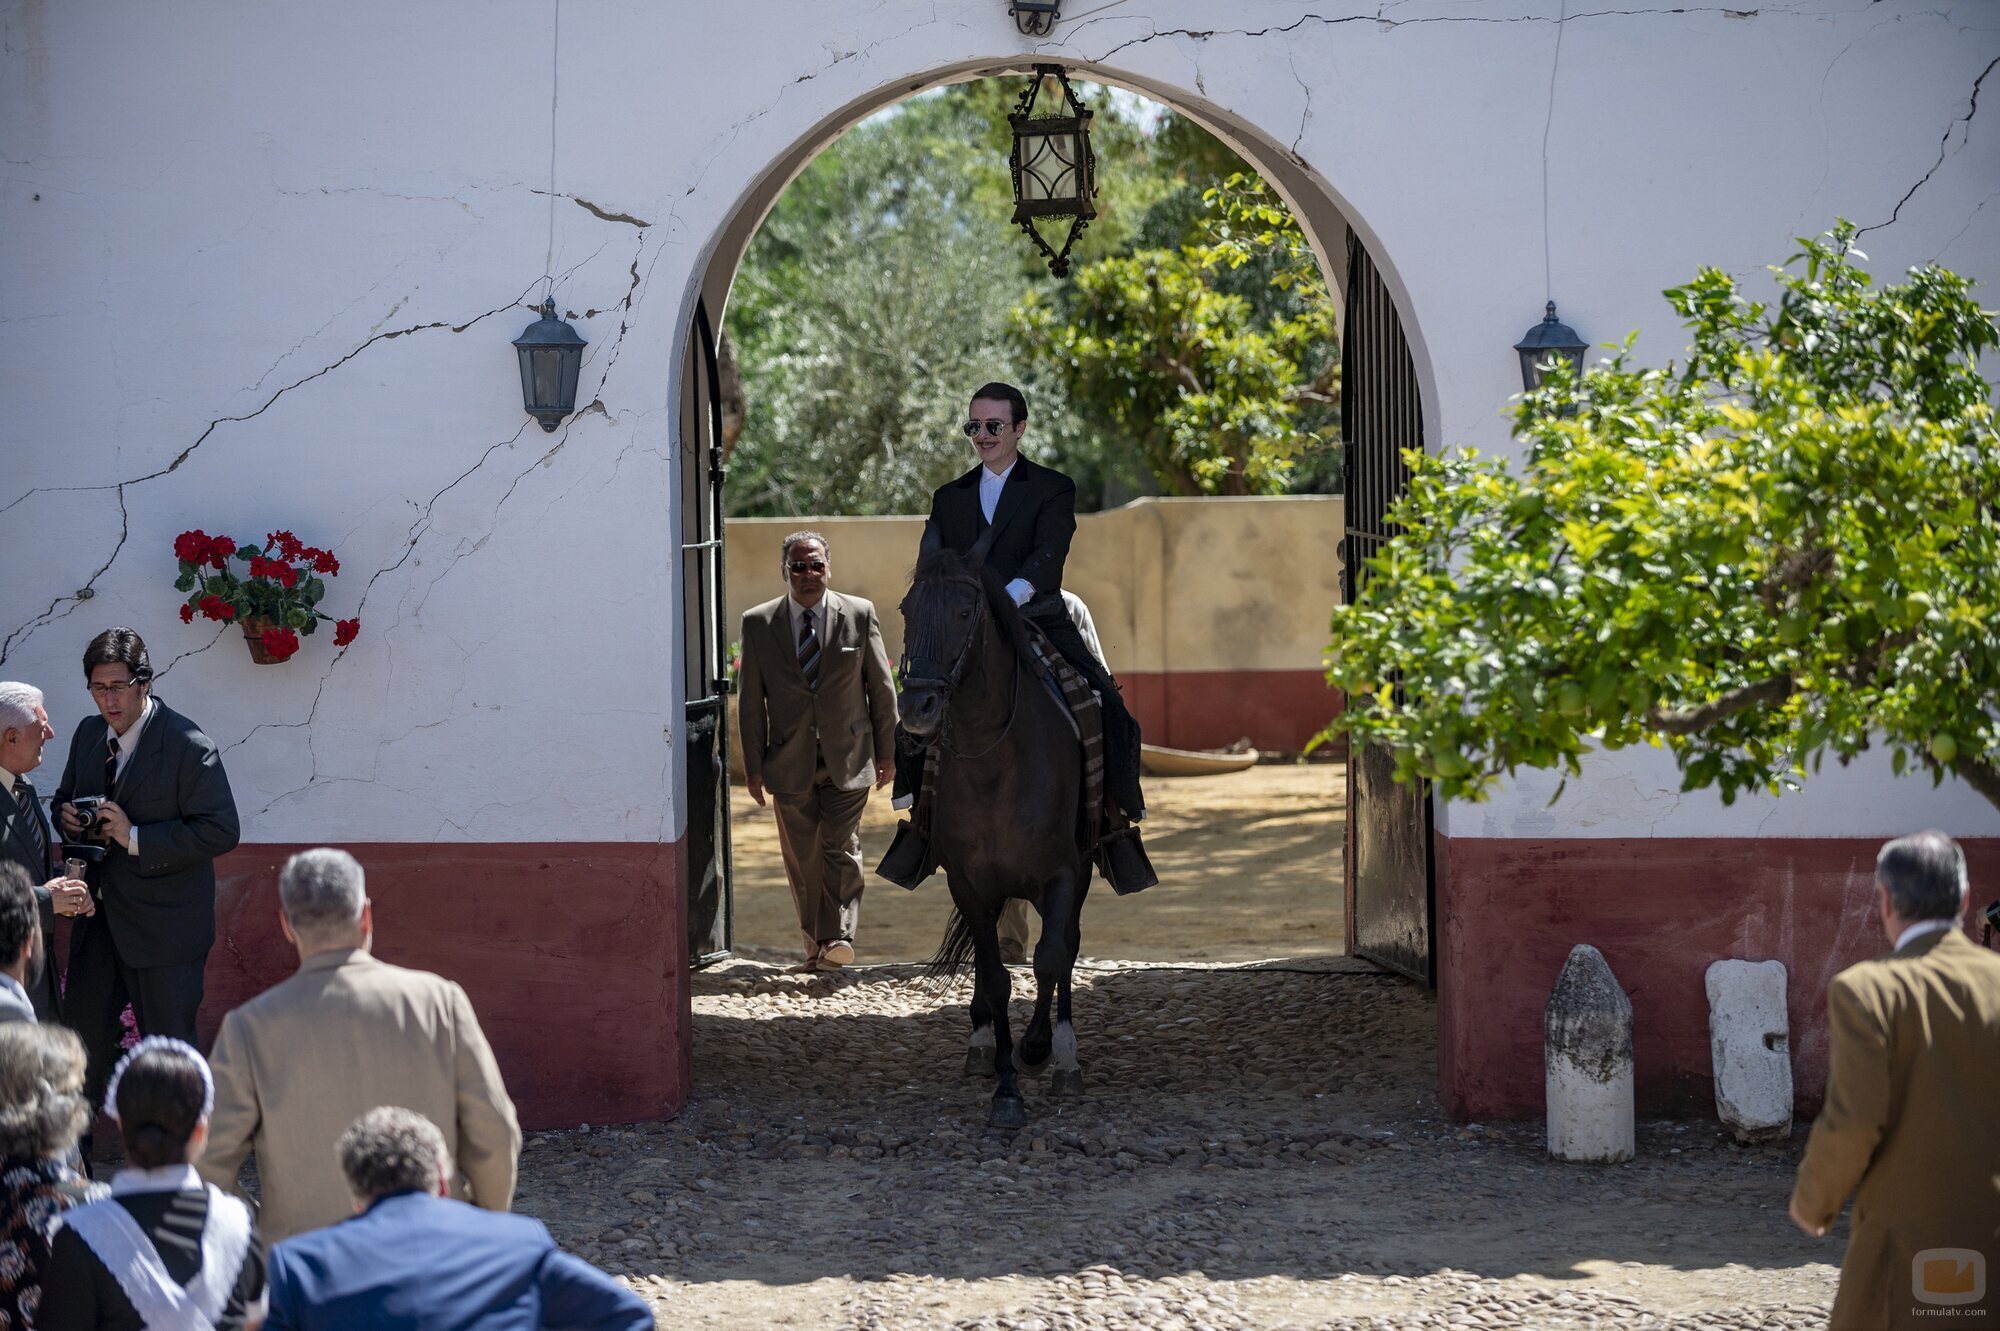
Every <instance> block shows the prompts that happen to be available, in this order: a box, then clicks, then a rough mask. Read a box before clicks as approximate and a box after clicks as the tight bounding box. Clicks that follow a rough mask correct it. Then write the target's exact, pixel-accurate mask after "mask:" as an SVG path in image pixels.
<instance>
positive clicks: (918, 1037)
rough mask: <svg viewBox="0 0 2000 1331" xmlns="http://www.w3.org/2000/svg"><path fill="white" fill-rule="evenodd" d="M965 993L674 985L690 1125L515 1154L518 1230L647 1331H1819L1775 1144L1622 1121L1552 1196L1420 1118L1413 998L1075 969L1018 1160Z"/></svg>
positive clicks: (1514, 1128)
mask: <svg viewBox="0 0 2000 1331" xmlns="http://www.w3.org/2000/svg"><path fill="white" fill-rule="evenodd" d="M1015 976H1016V986H1017V987H1016V995H1017V1002H1016V1008H1017V1012H1018V1011H1019V1009H1020V1008H1021V1006H1022V1002H1023V1000H1024V998H1025V995H1024V994H1023V993H1022V992H1021V986H1022V985H1023V984H1024V983H1025V982H1027V980H1028V976H1027V973H1026V972H1025V971H1023V970H1020V969H1017V970H1016V971H1015ZM968 994H969V985H968V983H967V982H965V981H963V980H961V981H959V982H958V983H957V984H956V985H954V986H953V988H952V990H951V991H950V993H949V994H948V995H946V996H945V997H943V998H940V997H937V996H935V995H934V994H933V992H932V990H931V988H930V987H929V986H928V985H927V984H926V983H925V982H924V981H923V980H922V979H921V978H920V976H919V973H918V970H917V968H915V967H912V966H883V967H874V968H858V969H854V970H850V971H849V972H847V973H844V974H841V975H838V976H790V975H785V974H783V973H781V972H780V971H779V970H778V968H777V967H776V966H774V965H772V964H769V963H758V962H736V963H731V964H729V965H727V966H725V967H723V968H720V969H717V970H714V971H709V972H706V973H703V974H701V975H699V976H697V977H696V979H695V997H694V1009H695V1050H694V1060H695V1095H694V1099H693V1101H692V1103H691V1104H690V1105H689V1106H688V1108H687V1109H686V1111H685V1112H684V1113H683V1114H682V1115H681V1116H680V1117H679V1118H678V1119H676V1120H675V1121H673V1122H671V1123H666V1124H654V1125H646V1126H642V1127H636V1128H631V1129H597V1130H593V1131H588V1132H583V1131H566V1132H550V1133H538V1134H534V1135H533V1136H532V1138H531V1141H530V1143H529V1148H528V1151H527V1154H526V1156H525V1158H524V1161H523V1171H522V1172H523V1180H522V1191H521V1197H520V1200H519V1203H518V1205H519V1208H520V1209H522V1210H524V1211H527V1212H530V1213H532V1214H535V1215H538V1216H541V1217H542V1218H543V1219H545V1220H546V1221H547V1222H548V1223H549V1225H550V1227H551V1228H552V1229H553V1230H554V1232H555V1234H556V1236H557V1238H558V1239H559V1240H561V1241H562V1242H563V1243H564V1244H565V1245H567V1246H568V1247H570V1248H572V1249H574V1250H576V1251H578V1252H580V1253H582V1254H584V1255H585V1256H587V1257H589V1258H591V1259H592V1260H595V1261H598V1262H601V1263H603V1264H604V1265H606V1266H607V1267H609V1268H610V1269H612V1270H614V1271H616V1272H618V1273H620V1274H621V1275H623V1276H625V1277H626V1278H628V1279H629V1280H631V1282H632V1283H633V1284H634V1285H635V1286H636V1287H637V1288H639V1289H640V1290H641V1291H642V1292H644V1293H645V1294H646V1295H647V1297H648V1298H650V1299H651V1300H652V1301H653V1303H654V1305H655V1307H656V1308H657V1309H658V1311H659V1313H660V1317H661V1324H662V1325H664V1326H686V1325H690V1324H697V1325H716V1326H729V1327H742V1326H748V1327H756V1326H784V1327H801V1328H812V1327H829V1328H832V1327H854V1328H887V1327H953V1328H987V1327H990V1328H1008V1329H1010V1331H1036V1329H1038V1328H1039V1329H1042V1331H1054V1329H1055V1328H1069V1327H1100V1326H1148V1327H1153V1326H1165V1327H1191V1328H1199V1327H1210V1328H1218V1329H1222V1328H1250V1327H1257V1328H1291V1327H1299V1328H1305V1327H1325V1328H1364V1327H1366V1328H1375V1327H1442V1328H1471V1327H1534V1328H1568V1327H1587V1326H1632V1327H1676V1328H1682V1327H1689V1328H1691V1327H1718V1328H1791V1327H1811V1326H1819V1325H1823V1324H1824V1320H1825V1315H1826V1310H1827V1308H1828V1306H1829V1305H1830V1302H1831V1299H1832V1294H1833V1287H1834V1277H1835V1264H1836V1263H1837V1261H1838V1258H1839V1252H1840V1247H1839V1242H1840V1241H1844V1236H1845V1230H1844V1228H1843V1229H1842V1230H1840V1231H1838V1232H1837V1233H1836V1236H1835V1239H1834V1240H1830V1241H1828V1242H1825V1243H1814V1242H1812V1241H1809V1240H1807V1239H1805V1238H1803V1237H1802V1236H1800V1235H1799V1234H1798V1233H1797V1232H1796V1231H1795V1230H1794V1229H1793V1228H1792V1227H1791V1225H1790V1224H1789V1222H1788V1221H1787V1220H1786V1218H1785V1204H1786V1199H1787V1195H1788V1192H1789V1187H1790V1179H1791V1173H1792V1169H1793V1166H1794V1164H1795V1161H1796V1158H1797V1151H1798V1148H1799V1143H1798V1142H1797V1141H1794V1142H1793V1143H1790V1144H1786V1145H1781V1146H1777V1147H1770V1148H1763V1149H1758V1150H1742V1149H1739V1148H1737V1147H1735V1146H1734V1145H1732V1144H1730V1143H1729V1141H1728V1140H1727V1138H1726V1136H1724V1135H1722V1134H1721V1133H1720V1132H1719V1131H1718V1129H1717V1128H1716V1126H1715V1125H1714V1124H1713V1123H1706V1122H1704V1123H1688V1124H1670V1123H1646V1124H1642V1125H1641V1127H1640V1131H1639V1152H1640V1155H1639V1159H1638V1160H1637V1161H1635V1162H1633V1163H1631V1164H1628V1165H1623V1166H1616V1167H1610V1168H1580V1167H1572V1166H1558V1165H1555V1164H1552V1163H1550V1162H1549V1161H1548V1160H1547V1159H1546V1157H1545V1155H1544V1153H1543V1150H1542V1145H1541V1139H1540V1132H1539V1127H1538V1125H1535V1124H1525V1123H1524V1124H1468V1125H1462V1124H1457V1123H1453V1122H1451V1121H1450V1120H1449V1119H1448V1118H1447V1117H1446V1116H1445V1115H1444V1114H1443V1113H1442V1111H1441V1109H1440V1106H1439V1103H1438V1100H1437V1097H1436V1076H1435V1057H1434V1050H1433V1045H1432V1035H1431V1032H1432V1026H1433V1017H1432V998H1431V995H1430V994H1429V993H1428V992H1427V991H1425V990H1423V989H1421V988H1419V987H1416V986H1414V985H1410V984H1407V983H1405V982H1404V981H1402V980H1399V979H1395V978H1392V977H1389V976H1384V975H1380V974H1377V973H1374V972H1373V971H1371V970H1370V969H1369V968H1367V967H1366V966H1364V965H1361V964H1359V963H1354V962H1348V961H1344V960H1340V959H1337V958H1335V959H1325V960H1319V961H1306V962H1301V963H1297V964H1296V965H1295V966H1294V967H1293V968H1291V969H1289V970H1282V971H1280V970H1245V969H1201V968H1192V969H1190V968H1165V967H1158V968H1155V967H1144V966H1135V965H1129V964H1128V965H1119V966H1105V967H1102V968H1097V969H1092V970H1090V971H1088V972H1086V973H1084V974H1083V975H1081V976H1080V980H1079V989H1078V996H1077V1021H1078V1034H1079V1037H1080V1041H1081V1045H1082V1057H1083V1064H1084V1071H1085V1076H1086V1078H1087V1080H1088V1095H1087V1098H1085V1099H1084V1100H1082V1101H1080V1102H1069V1103H1063V1104H1056V1103H1052V1102H1050V1101H1048V1100H1047V1099H1046V1098H1045V1097H1044V1095H1043V1094H1042V1088H1041V1084H1040V1083H1039V1082H1038V1081H1036V1080H1032V1079H1031V1080H1030V1081H1028V1082H1027V1084H1026V1087H1025V1089H1026V1091H1027V1093H1028V1096H1029V1111H1030V1121H1029V1125H1028V1127H1027V1128H1026V1129H1025V1130H1023V1131H1021V1132H1018V1133H1015V1134H1012V1135H1011V1136H1009V1135H998V1134H994V1133H991V1132H989V1131H988V1130H987V1129H986V1128H985V1126H984V1123H985V1108H986V1101H987V1097H988V1095H989V1094H990V1090H991V1083H988V1082H984V1081H978V1080H968V1079H966V1078H964V1077H962V1076H961V1075H960V1072H959V1068H960V1065H961V1062H962V1049H963V1041H964V1034H965V1019H964V1015H963V1013H964V1008H963V1003H964V1000H965V998H966V997H967V996H968Z"/></svg>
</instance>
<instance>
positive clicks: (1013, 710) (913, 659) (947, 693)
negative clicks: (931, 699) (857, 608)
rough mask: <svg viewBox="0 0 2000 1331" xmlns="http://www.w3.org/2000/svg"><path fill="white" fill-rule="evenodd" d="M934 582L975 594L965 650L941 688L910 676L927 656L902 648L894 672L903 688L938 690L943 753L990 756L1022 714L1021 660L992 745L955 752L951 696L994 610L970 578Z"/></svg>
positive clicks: (930, 679)
mask: <svg viewBox="0 0 2000 1331" xmlns="http://www.w3.org/2000/svg"><path fill="white" fill-rule="evenodd" d="M937 581H939V582H941V583H960V584H963V585H965V586H968V587H970V588H972V590H973V593H974V599H975V603H976V604H977V605H978V607H979V622H978V623H977V624H975V625H973V629H972V632H971V633H969V634H967V635H966V639H965V646H963V647H961V648H959V651H958V656H957V657H956V658H955V659H954V660H953V661H952V663H951V669H950V670H948V671H946V672H945V674H944V675H943V676H942V677H941V680H942V686H941V687H940V677H939V676H937V675H915V676H912V674H911V672H910V667H911V666H912V665H914V664H916V663H918V662H923V663H925V664H928V663H929V662H930V661H931V659H932V658H930V657H927V656H915V655H912V654H911V653H910V651H909V649H908V648H907V647H905V648H904V651H903V659H902V660H901V661H900V662H899V663H898V666H897V669H898V673H899V674H901V675H902V677H903V680H904V682H905V684H906V685H907V684H908V683H909V682H911V680H912V679H914V680H915V682H916V683H919V684H924V685H928V686H930V687H934V688H938V691H939V692H940V693H942V694H943V695H944V720H943V721H942V722H940V723H939V725H938V737H937V742H938V744H939V746H940V747H941V748H942V749H943V750H944V751H945V752H946V753H949V754H950V755H951V756H952V757H954V758H981V757H984V756H985V755H987V754H989V753H991V752H992V751H993V750H994V749H997V748H998V747H1000V742H1001V741H1002V740H1004V739H1006V738H1007V734H1008V732H1009V731H1011V730H1012V729H1013V728H1014V718H1015V716H1016V715H1018V714H1019V713H1020V710H1021V661H1020V658H1019V657H1018V656H1016V658H1015V660H1014V672H1013V674H1014V679H1013V690H1012V693H1011V694H1010V696H1009V698H1008V702H1007V720H1006V723H1005V724H1004V725H1002V726H1001V727H1000V733H999V735H998V736H996V737H995V738H994V740H993V742H992V743H991V744H988V745H987V746H986V747H985V748H983V749H979V750H977V751H976V752H971V753H968V752H966V751H965V750H963V749H960V748H957V747H956V746H955V745H953V743H952V739H951V732H952V725H951V698H952V694H954V693H955V692H957V690H958V685H959V681H960V680H961V679H963V678H964V677H965V667H966V665H967V664H968V663H969V662H970V661H971V660H972V657H973V654H974V649H975V648H977V647H978V646H979V645H980V643H981V642H983V641H984V639H985V637H986V633H987V630H988V628H989V627H990V626H991V624H992V622H993V609H992V607H991V606H989V605H987V604H986V587H985V585H984V584H983V583H981V582H980V581H979V580H978V579H976V578H969V577H945V578H939V579H937Z"/></svg>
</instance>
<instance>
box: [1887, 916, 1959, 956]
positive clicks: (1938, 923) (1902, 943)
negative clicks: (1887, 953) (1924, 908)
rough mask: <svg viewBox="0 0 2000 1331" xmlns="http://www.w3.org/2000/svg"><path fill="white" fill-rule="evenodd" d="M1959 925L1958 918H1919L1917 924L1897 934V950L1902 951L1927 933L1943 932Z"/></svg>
mask: <svg viewBox="0 0 2000 1331" xmlns="http://www.w3.org/2000/svg"><path fill="white" fill-rule="evenodd" d="M1957 925H1958V921H1957V920H1918V921H1917V922H1916V923H1915V924H1913V925H1911V926H1910V927H1909V928H1907V929H1905V930H1903V932H1901V933H1899V934H1897V935H1896V948H1895V950H1896V951H1898V952H1901V951H1902V950H1903V949H1904V948H1906V947H1908V946H1909V945H1910V941H1911V940H1912V939H1916V938H1922V937H1923V936H1924V935H1925V934H1939V933H1943V932H1944V931H1945V930H1947V929H1951V928H1955V927H1957Z"/></svg>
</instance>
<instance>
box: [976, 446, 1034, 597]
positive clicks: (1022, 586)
mask: <svg viewBox="0 0 2000 1331" xmlns="http://www.w3.org/2000/svg"><path fill="white" fill-rule="evenodd" d="M1020 460H1021V455H1020V454H1019V453H1016V454H1015V455H1014V461H1013V462H1010V463H1008V464H1007V467H1006V470H1005V471H995V470H993V468H991V467H981V468H980V469H979V511H980V512H981V513H984V514H985V515H986V525H987V526H989V527H990V526H992V525H993V515H994V514H995V513H997V512H999V511H1000V492H1001V491H1002V490H1004V489H1006V488H1007V477H1008V476H1009V475H1010V474H1011V473H1012V472H1013V470H1014V467H1015V464H1016V463H1018V462H1020ZM1034 594H1035V584H1034V583H1032V582H1029V581H1028V580H1027V579H1026V578H1016V579H1014V580H1013V581H1012V582H1010V583H1008V584H1007V595H1009V596H1011V597H1013V598H1014V604H1015V605H1026V604H1027V603H1028V598H1029V597H1031V596H1033V595H1034Z"/></svg>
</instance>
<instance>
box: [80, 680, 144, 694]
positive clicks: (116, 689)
mask: <svg viewBox="0 0 2000 1331" xmlns="http://www.w3.org/2000/svg"><path fill="white" fill-rule="evenodd" d="M140 682H141V681H139V680H136V679H128V680H124V681H122V682H120V683H117V684H92V685H91V686H90V692H91V696H92V697H96V698H115V697H117V696H118V695H119V694H121V693H123V692H125V691H126V690H127V689H129V688H132V687H134V686H135V685H137V684H139V683H140Z"/></svg>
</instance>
